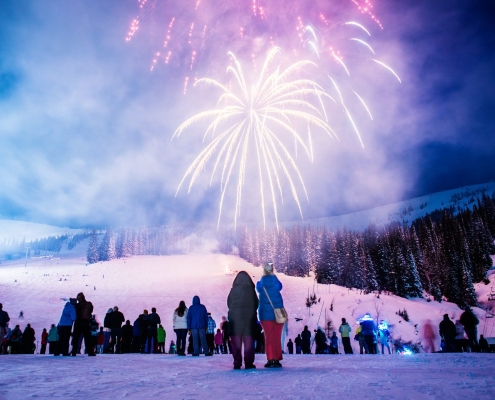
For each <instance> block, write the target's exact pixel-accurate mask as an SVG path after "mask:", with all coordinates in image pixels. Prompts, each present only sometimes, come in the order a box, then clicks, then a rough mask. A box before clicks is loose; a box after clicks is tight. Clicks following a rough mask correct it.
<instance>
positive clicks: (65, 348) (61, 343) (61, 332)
mask: <svg viewBox="0 0 495 400" xmlns="http://www.w3.org/2000/svg"><path fill="white" fill-rule="evenodd" d="M57 330H58V346H56V347H55V355H56V356H59V355H60V354H62V355H64V356H68V355H69V341H70V333H71V330H72V326H60V325H59V326H58V327H57ZM55 343H56V342H55Z"/></svg>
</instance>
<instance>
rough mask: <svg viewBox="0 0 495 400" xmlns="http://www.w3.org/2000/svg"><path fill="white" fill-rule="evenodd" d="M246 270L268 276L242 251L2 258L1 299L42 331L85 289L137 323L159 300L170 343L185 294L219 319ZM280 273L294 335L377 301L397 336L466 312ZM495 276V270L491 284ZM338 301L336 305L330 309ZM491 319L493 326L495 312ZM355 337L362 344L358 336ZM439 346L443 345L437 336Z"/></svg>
mask: <svg viewBox="0 0 495 400" xmlns="http://www.w3.org/2000/svg"><path fill="white" fill-rule="evenodd" d="M80 250H81V252H82V250H84V249H83V248H81V249H80ZM241 270H244V271H247V272H248V273H249V275H250V276H251V277H252V279H253V281H254V282H257V281H258V280H259V278H260V277H261V275H262V269H261V268H257V267H253V266H252V265H251V264H248V263H247V262H246V261H244V260H242V259H240V258H238V257H236V256H227V255H222V254H189V255H177V256H137V257H132V258H129V259H118V260H112V261H109V262H103V263H97V264H91V265H87V263H86V259H85V257H84V255H83V254H80V256H79V257H68V256H65V257H64V256H60V257H59V258H58V257H53V258H38V259H29V262H28V265H27V267H24V261H23V260H19V261H12V262H10V263H7V262H4V263H2V264H1V265H0V293H1V298H0V302H2V303H3V305H4V310H6V311H7V312H9V314H10V315H11V318H12V321H11V326H13V324H21V327H22V328H23V327H24V326H25V324H27V323H31V325H32V326H33V327H34V329H35V330H36V333H37V337H38V338H39V335H40V333H41V330H42V329H43V328H49V327H50V325H51V324H52V323H54V324H57V323H58V320H59V317H60V313H61V311H62V308H63V306H64V304H65V301H66V300H65V299H68V298H69V297H75V296H76V294H77V293H78V292H80V291H82V292H84V293H85V294H86V297H87V299H88V300H89V301H91V302H92V303H93V305H94V307H95V314H96V316H97V320H98V321H100V322H102V321H103V318H104V316H105V313H106V311H107V310H108V308H110V307H114V306H118V307H119V309H120V311H122V312H123V313H124V315H125V317H126V319H129V320H130V321H131V323H132V322H134V320H135V319H136V318H137V316H138V315H139V314H140V313H142V312H143V310H144V309H147V310H150V309H151V307H156V308H157V312H158V314H160V316H161V318H162V322H163V326H164V328H165V330H166V332H167V343H166V348H167V349H168V345H169V343H170V340H175V334H174V333H173V330H172V315H173V311H174V309H175V308H176V307H177V306H178V304H179V301H180V300H184V301H185V302H186V304H187V305H189V304H191V302H192V297H193V296H194V295H198V296H199V297H200V298H201V301H202V303H203V304H205V305H206V307H207V309H208V311H210V312H211V313H212V316H213V318H214V319H215V320H216V322H217V325H219V322H220V321H221V317H222V316H223V315H227V311H228V310H227V296H228V294H229V291H230V288H231V286H232V282H233V280H234V278H235V271H241ZM277 276H278V277H279V279H280V280H281V282H282V284H283V286H284V288H283V291H282V295H283V298H284V305H285V307H286V309H287V311H288V313H289V316H290V320H289V336H288V338H289V337H290V338H292V339H294V338H295V336H296V335H297V333H300V332H301V331H302V330H303V328H304V325H308V326H309V328H310V329H311V330H313V329H316V327H317V325H318V324H319V325H321V326H324V325H325V316H326V317H327V319H330V318H331V319H332V321H333V325H334V327H335V328H338V326H339V325H340V320H341V318H343V317H344V318H346V319H347V320H348V321H349V323H350V324H351V326H352V327H353V330H355V328H356V327H357V323H356V319H357V318H358V317H360V316H362V315H364V314H365V313H367V312H369V313H370V314H371V315H372V316H373V318H376V317H377V315H376V314H377V312H376V309H377V308H378V309H381V312H380V319H384V320H386V321H387V322H388V323H389V324H390V325H391V330H392V335H393V337H394V338H398V337H401V338H402V339H404V340H407V341H408V340H413V341H414V342H417V341H419V340H420V335H419V333H418V331H419V332H421V329H420V328H421V325H422V323H423V321H424V320H426V319H431V320H432V322H433V323H434V324H435V325H437V326H438V323H439V322H440V321H441V320H442V316H443V314H445V313H448V314H449V315H450V316H451V318H452V319H453V320H455V319H458V318H459V316H460V314H461V312H462V311H461V310H460V309H459V308H458V307H457V306H456V305H455V304H452V303H448V302H442V303H437V302H434V301H431V302H427V301H426V300H424V299H411V300H409V299H405V298H401V297H398V296H395V295H385V294H382V295H380V298H376V297H375V295H374V294H367V295H365V294H362V293H361V292H359V291H357V290H350V289H347V288H343V287H339V286H336V285H318V284H315V283H314V279H313V278H311V277H307V278H298V277H290V276H285V275H284V274H277ZM494 278H495V276H494V275H492V276H491V279H492V285H493V279H494ZM481 285H483V286H479V285H478V290H480V291H483V293H485V292H484V291H485V290H488V289H487V288H488V287H489V286H490V285H489V286H486V285H484V284H481ZM313 290H314V293H315V294H316V296H317V298H318V299H319V300H320V302H319V303H317V304H316V305H314V306H312V307H311V309H308V308H307V307H306V306H305V302H306V297H307V295H308V293H309V294H312V293H313ZM332 301H333V303H334V305H333V311H330V305H331V303H332ZM404 308H405V309H406V310H407V312H408V314H409V317H410V321H409V322H406V321H404V320H403V319H402V317H400V316H399V315H397V314H396V313H397V312H398V311H399V310H403V309H404ZM20 310H22V311H23V312H24V316H25V318H24V319H18V318H17V316H18V315H19V311H20ZM475 312H476V313H477V315H478V316H479V318H480V320H481V323H480V326H479V331H480V333H481V332H482V331H483V328H484V317H485V313H484V311H483V310H481V309H475ZM295 318H300V319H301V320H300V321H296V320H295ZM488 321H489V324H490V325H489V327H491V326H492V324H493V322H490V321H493V319H491V320H488ZM352 342H353V346H354V350H355V351H357V350H358V345H357V342H354V341H352ZM436 347H437V349H438V347H439V339H438V340H437V346H436Z"/></svg>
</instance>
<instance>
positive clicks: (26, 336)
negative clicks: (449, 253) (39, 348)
mask: <svg viewBox="0 0 495 400" xmlns="http://www.w3.org/2000/svg"><path fill="white" fill-rule="evenodd" d="M35 334H36V333H35V332H34V329H33V328H32V327H31V324H27V326H26V328H25V329H24V332H23V333H22V340H21V346H22V349H23V350H22V352H23V353H24V354H34V351H35V349H36V345H35V344H34V342H35V340H36V337H35Z"/></svg>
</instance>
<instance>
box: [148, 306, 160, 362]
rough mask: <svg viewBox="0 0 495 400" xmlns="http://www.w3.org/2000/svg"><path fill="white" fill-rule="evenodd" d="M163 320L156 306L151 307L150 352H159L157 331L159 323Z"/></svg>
mask: <svg viewBox="0 0 495 400" xmlns="http://www.w3.org/2000/svg"><path fill="white" fill-rule="evenodd" d="M161 322H162V320H161V319H160V316H159V315H158V314H157V313H156V308H155V307H153V308H152V309H151V314H150V315H149V316H148V346H147V347H148V353H157V352H158V351H157V349H158V339H157V331H158V325H159V324H160V323H161Z"/></svg>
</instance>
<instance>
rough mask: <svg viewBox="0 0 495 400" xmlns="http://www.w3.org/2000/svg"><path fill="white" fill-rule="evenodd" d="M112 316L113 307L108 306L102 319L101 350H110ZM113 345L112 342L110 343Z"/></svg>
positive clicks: (106, 351) (105, 351) (107, 351)
mask: <svg viewBox="0 0 495 400" xmlns="http://www.w3.org/2000/svg"><path fill="white" fill-rule="evenodd" d="M112 317H113V308H109V309H108V311H107V313H106V314H105V318H104V319H103V335H104V342H103V352H104V353H109V352H110V338H111V337H112V324H113V321H112ZM112 346H113V344H112Z"/></svg>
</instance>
